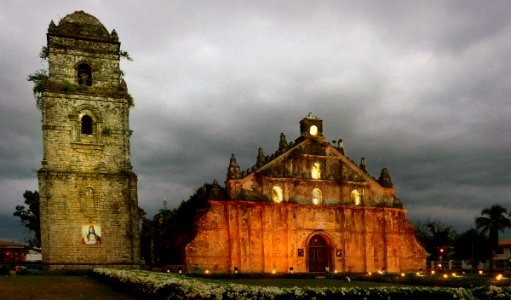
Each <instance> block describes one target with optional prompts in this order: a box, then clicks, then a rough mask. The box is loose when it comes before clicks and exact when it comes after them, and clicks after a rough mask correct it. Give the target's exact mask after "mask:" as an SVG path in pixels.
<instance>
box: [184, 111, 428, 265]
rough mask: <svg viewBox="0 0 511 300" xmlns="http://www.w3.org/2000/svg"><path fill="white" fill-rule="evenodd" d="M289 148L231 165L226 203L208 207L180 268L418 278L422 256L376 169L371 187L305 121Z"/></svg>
mask: <svg viewBox="0 0 511 300" xmlns="http://www.w3.org/2000/svg"><path fill="white" fill-rule="evenodd" d="M300 132H301V135H300V136H299V137H298V138H297V139H296V140H295V141H294V142H291V143H287V141H286V137H285V136H284V135H283V134H281V136H280V142H279V147H278V150H277V151H276V152H275V153H274V154H273V155H271V156H265V155H264V153H263V150H262V149H259V150H258V155H257V160H256V164H255V165H254V166H253V167H252V168H250V169H248V170H246V171H241V170H240V168H239V166H238V164H237V162H236V158H235V157H234V155H233V156H232V157H231V160H230V164H229V167H228V171H227V180H226V190H227V195H228V199H229V200H227V201H210V207H209V209H208V211H207V212H206V213H204V214H203V215H202V216H201V217H200V218H199V219H198V220H197V222H196V228H195V231H196V236H195V238H194V239H193V240H192V241H191V242H190V243H189V244H188V245H187V246H186V249H185V256H186V258H185V261H186V265H187V266H188V267H189V268H195V267H197V266H200V267H201V268H202V269H208V270H210V271H221V272H234V271H236V270H237V271H241V272H274V271H275V272H289V271H290V270H293V271H294V272H324V271H325V270H326V269H329V270H330V271H334V270H336V271H339V272H350V271H351V272H375V271H379V270H386V271H389V272H408V271H418V270H420V269H421V268H424V266H425V263H426V253H425V250H424V249H423V248H422V247H421V246H420V244H419V243H418V241H417V239H416V238H415V233H414V227H413V225H412V224H411V223H410V222H409V221H408V219H407V218H406V216H405V213H406V211H405V210H403V209H402V205H401V203H400V201H399V199H398V197H397V196H396V191H395V189H394V187H393V183H392V179H391V177H390V175H389V172H388V170H387V168H386V167H384V168H383V169H382V171H381V174H380V177H379V178H378V179H375V178H372V177H371V176H370V175H369V174H368V172H367V170H366V165H365V160H364V158H362V160H361V162H360V164H358V165H357V164H356V163H355V162H353V161H352V160H351V159H350V158H349V157H348V156H347V155H346V154H345V153H344V149H343V144H342V140H339V141H338V142H337V143H336V145H331V144H330V143H329V142H328V141H327V139H326V137H325V136H323V134H322V132H323V121H322V120H321V119H319V118H318V117H317V116H315V115H314V114H312V113H311V114H309V115H308V116H306V117H305V118H304V119H302V120H301V122H300Z"/></svg>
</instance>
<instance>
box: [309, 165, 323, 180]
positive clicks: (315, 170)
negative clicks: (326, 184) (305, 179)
mask: <svg viewBox="0 0 511 300" xmlns="http://www.w3.org/2000/svg"><path fill="white" fill-rule="evenodd" d="M311 177H312V179H320V178H321V164H320V163H319V162H315V163H314V164H313V165H312V169H311Z"/></svg>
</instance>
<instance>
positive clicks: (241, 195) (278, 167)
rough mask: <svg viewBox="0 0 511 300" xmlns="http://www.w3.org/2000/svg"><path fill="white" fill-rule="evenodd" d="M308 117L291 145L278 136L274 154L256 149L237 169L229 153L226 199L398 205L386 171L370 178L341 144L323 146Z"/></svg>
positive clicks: (314, 123) (314, 120) (315, 120)
mask: <svg viewBox="0 0 511 300" xmlns="http://www.w3.org/2000/svg"><path fill="white" fill-rule="evenodd" d="M310 115H311V114H309V116H310ZM309 116H307V117H306V118H305V119H304V120H302V122H301V124H300V126H301V128H300V129H301V136H300V137H299V138H297V139H296V140H295V142H291V143H289V144H288V143H287V142H286V141H285V136H284V134H281V137H280V141H279V147H278V150H277V151H276V152H275V153H273V154H272V155H264V152H263V149H261V148H259V150H258V154H257V158H256V163H255V164H254V166H252V167H250V168H248V169H247V170H245V171H241V170H240V168H239V166H238V164H237V163H236V159H235V157H234V154H233V156H232V157H231V162H230V165H229V168H228V174H227V181H226V185H227V191H228V194H229V198H230V199H232V200H250V201H274V202H295V203H303V204H306V203H313V204H314V203H322V204H332V205H334V204H335V205H339V204H342V205H345V204H354V205H370V206H390V207H395V206H400V202H399V199H398V198H397V197H396V195H395V191H394V189H393V185H392V181H391V178H390V175H388V170H387V169H386V168H384V170H382V175H381V176H380V178H379V179H375V178H373V177H371V176H370V174H369V173H368V172H367V168H366V163H365V159H364V158H362V159H361V162H360V164H356V163H355V162H354V161H353V160H351V159H350V158H349V157H348V156H347V155H345V152H344V148H343V144H342V141H341V140H340V141H339V142H338V143H337V145H332V144H330V143H329V142H327V140H326V137H325V136H323V135H322V129H323V125H322V121H321V120H320V119H319V118H317V117H316V116H313V117H309ZM314 126H316V127H317V128H319V131H316V129H314ZM311 128H312V129H311ZM382 176H383V177H382ZM318 199H319V200H318Z"/></svg>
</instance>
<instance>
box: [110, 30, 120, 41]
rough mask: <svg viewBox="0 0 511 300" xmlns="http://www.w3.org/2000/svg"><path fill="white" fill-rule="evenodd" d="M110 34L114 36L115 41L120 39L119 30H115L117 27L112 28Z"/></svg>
mask: <svg viewBox="0 0 511 300" xmlns="http://www.w3.org/2000/svg"><path fill="white" fill-rule="evenodd" d="M110 36H111V37H112V40H114V41H116V42H117V41H119V36H118V35H117V31H115V29H113V30H112V32H111V33H110Z"/></svg>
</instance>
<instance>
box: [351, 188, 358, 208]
mask: <svg viewBox="0 0 511 300" xmlns="http://www.w3.org/2000/svg"><path fill="white" fill-rule="evenodd" d="M351 201H353V203H354V204H355V205H360V193H359V192H358V191H357V190H353V191H351Z"/></svg>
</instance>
